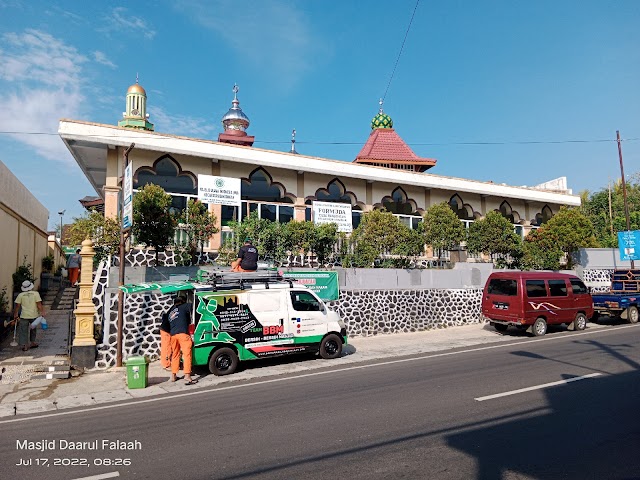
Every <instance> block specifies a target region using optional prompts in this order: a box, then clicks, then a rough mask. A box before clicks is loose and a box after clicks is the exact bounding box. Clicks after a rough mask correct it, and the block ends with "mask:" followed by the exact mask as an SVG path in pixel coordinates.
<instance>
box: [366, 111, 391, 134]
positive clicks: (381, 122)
mask: <svg viewBox="0 0 640 480" xmlns="http://www.w3.org/2000/svg"><path fill="white" fill-rule="evenodd" d="M374 128H393V120H391V117H390V116H389V115H387V114H386V113H383V112H380V113H378V114H377V115H376V116H375V117H373V120H371V130H373V129H374Z"/></svg>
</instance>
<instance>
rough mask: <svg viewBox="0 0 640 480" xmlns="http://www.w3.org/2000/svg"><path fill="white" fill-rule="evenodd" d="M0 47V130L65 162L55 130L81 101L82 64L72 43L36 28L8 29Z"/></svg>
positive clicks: (66, 154) (65, 154)
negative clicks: (67, 43) (23, 29)
mask: <svg viewBox="0 0 640 480" xmlns="http://www.w3.org/2000/svg"><path fill="white" fill-rule="evenodd" d="M2 44H3V45H5V46H6V47H7V48H8V49H7V50H6V51H5V50H0V81H3V83H0V87H2V88H1V89H0V92H2V93H1V94H0V130H2V131H11V132H32V134H28V135H27V134H12V137H13V138H15V139H16V140H18V141H20V142H22V143H24V144H26V145H29V146H30V147H32V148H33V149H34V150H35V151H36V152H38V153H39V154H40V155H42V156H44V157H45V158H49V159H54V160H59V161H64V162H69V161H71V159H70V155H69V152H68V151H67V149H66V148H65V147H64V144H63V143H62V142H61V141H60V138H59V137H58V135H57V134H56V132H57V129H58V120H59V119H60V118H62V117H70V118H78V117H79V116H80V112H81V109H82V105H83V104H84V101H85V96H84V94H83V93H82V83H83V81H82V75H81V73H82V64H83V63H85V62H86V61H87V59H86V57H84V56H83V55H81V54H80V53H79V52H78V51H77V50H76V49H75V48H74V47H71V46H68V45H66V44H65V43H64V42H63V41H61V40H59V39H57V38H55V37H53V36H51V35H49V34H47V33H44V32H41V31H38V30H26V31H25V32H24V33H21V34H17V33H7V34H5V35H3V36H2Z"/></svg>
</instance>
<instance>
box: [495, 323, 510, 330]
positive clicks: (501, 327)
mask: <svg viewBox="0 0 640 480" xmlns="http://www.w3.org/2000/svg"><path fill="white" fill-rule="evenodd" d="M493 326H494V327H495V329H496V330H497V331H499V332H506V331H507V328H509V326H508V325H503V324H502V323H495V324H494V325H493Z"/></svg>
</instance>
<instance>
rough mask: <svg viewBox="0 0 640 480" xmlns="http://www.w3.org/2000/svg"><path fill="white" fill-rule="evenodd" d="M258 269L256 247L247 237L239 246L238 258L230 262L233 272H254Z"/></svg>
mask: <svg viewBox="0 0 640 480" xmlns="http://www.w3.org/2000/svg"><path fill="white" fill-rule="evenodd" d="M257 269H258V249H257V248H256V247H254V246H253V244H252V243H251V239H250V238H249V237H247V238H245V239H244V245H242V247H240V251H239V252H238V259H237V260H236V261H234V262H232V263H231V270H232V271H234V272H255V271H256V270H257Z"/></svg>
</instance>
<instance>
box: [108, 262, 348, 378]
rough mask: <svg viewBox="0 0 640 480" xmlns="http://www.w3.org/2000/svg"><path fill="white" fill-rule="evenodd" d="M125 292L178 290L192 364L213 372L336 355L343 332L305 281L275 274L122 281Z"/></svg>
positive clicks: (344, 337) (343, 341)
mask: <svg viewBox="0 0 640 480" xmlns="http://www.w3.org/2000/svg"><path fill="white" fill-rule="evenodd" d="M121 288H122V289H123V290H124V291H125V292H127V293H130V294H131V293H140V292H145V291H151V290H160V291H161V292H163V293H171V292H181V294H183V295H184V294H186V295H187V302H189V303H192V304H193V311H192V316H191V321H192V323H191V326H190V331H189V333H190V334H191V336H192V339H193V343H194V345H193V355H192V358H193V365H207V366H208V368H209V371H210V372H211V373H213V374H214V375H228V374H231V373H233V372H235V371H236V368H237V367H238V363H239V362H240V361H246V360H256V359H259V358H265V357H275V356H283V355H291V354H296V353H316V354H319V355H320V356H321V357H322V358H326V359H330V358H337V357H339V356H340V354H341V353H342V347H343V345H346V344H347V330H346V326H345V324H344V322H343V321H342V320H341V319H340V316H339V315H338V313H337V312H334V311H333V310H331V309H329V308H327V306H326V305H325V303H324V302H323V301H322V300H321V299H320V298H319V297H318V296H317V295H316V294H315V293H314V292H312V291H311V290H309V289H308V288H307V287H305V286H304V285H300V284H297V283H294V280H293V279H286V278H284V277H282V276H281V275H279V274H278V273H277V272H255V273H231V272H216V273H213V274H211V275H210V276H208V277H207V278H201V279H199V281H196V282H188V281H181V282H159V283H155V284H140V285H125V286H123V287H121Z"/></svg>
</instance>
